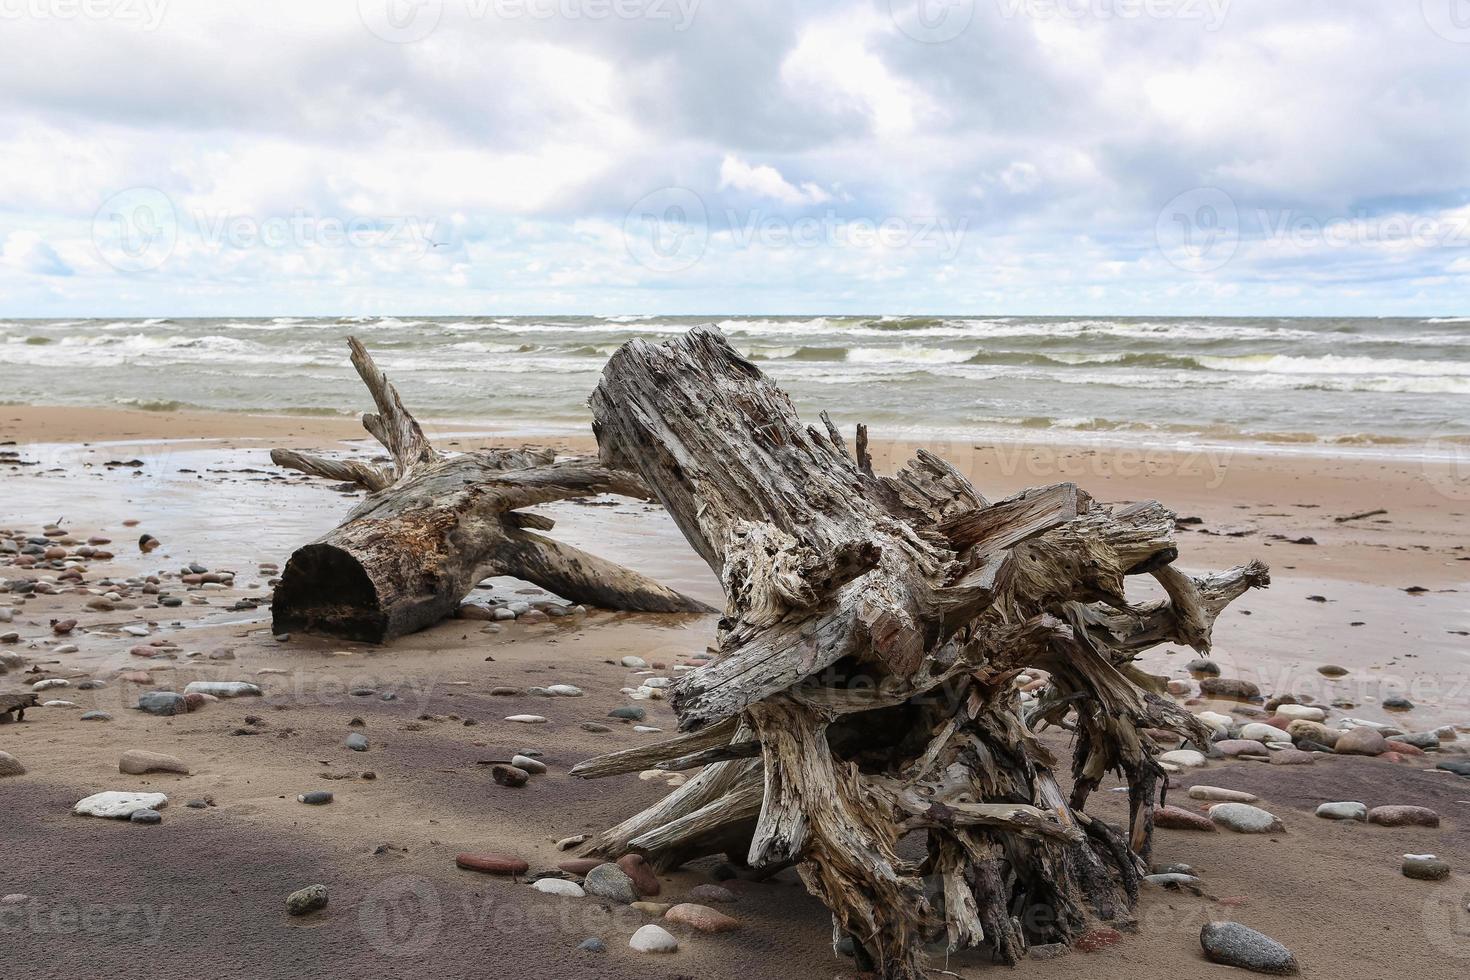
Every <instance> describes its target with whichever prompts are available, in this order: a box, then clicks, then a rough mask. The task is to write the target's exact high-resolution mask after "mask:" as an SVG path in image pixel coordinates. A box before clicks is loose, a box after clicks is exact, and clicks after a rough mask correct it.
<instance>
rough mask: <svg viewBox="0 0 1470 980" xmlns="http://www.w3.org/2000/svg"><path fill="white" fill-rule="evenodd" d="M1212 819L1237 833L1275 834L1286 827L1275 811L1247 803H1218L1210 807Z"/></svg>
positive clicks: (1218, 825)
mask: <svg viewBox="0 0 1470 980" xmlns="http://www.w3.org/2000/svg"><path fill="white" fill-rule="evenodd" d="M1210 820H1211V821H1212V822H1213V823H1214V824H1215V825H1216V826H1217V827H1224V828H1225V829H1226V830H1233V831H1235V832H1236V833H1237V834H1273V833H1279V832H1280V831H1282V830H1285V829H1286V828H1285V827H1284V826H1283V825H1282V823H1281V820H1280V818H1278V817H1277V816H1276V815H1275V814H1274V813H1269V812H1267V811H1265V810H1262V809H1261V808H1260V807H1255V806H1250V805H1249V804H1247V803H1216V804H1215V805H1214V806H1212V807H1210Z"/></svg>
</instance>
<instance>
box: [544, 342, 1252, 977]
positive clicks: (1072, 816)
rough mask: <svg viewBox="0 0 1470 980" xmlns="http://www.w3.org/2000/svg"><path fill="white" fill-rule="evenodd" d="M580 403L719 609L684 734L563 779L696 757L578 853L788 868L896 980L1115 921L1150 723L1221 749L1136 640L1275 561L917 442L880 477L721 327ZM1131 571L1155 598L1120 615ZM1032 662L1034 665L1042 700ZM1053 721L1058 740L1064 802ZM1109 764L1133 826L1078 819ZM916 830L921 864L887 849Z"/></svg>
mask: <svg viewBox="0 0 1470 980" xmlns="http://www.w3.org/2000/svg"><path fill="white" fill-rule="evenodd" d="M592 408H593V411H594V416H595V423H594V428H595V430H596V433H597V437H598V442H599V445H600V447H601V451H602V459H603V462H604V463H605V464H606V465H608V466H610V467H615V468H619V469H623V468H626V469H629V470H634V471H636V472H638V473H640V474H641V475H642V477H643V479H644V480H645V481H646V482H647V484H648V485H649V486H650V487H651V488H652V489H653V490H654V492H655V493H656V494H657V496H658V498H659V499H660V500H661V501H662V502H663V504H664V506H665V507H666V508H667V509H668V511H669V513H670V514H672V515H673V517H674V520H675V521H676V522H677V523H678V525H679V527H680V529H681V530H682V531H683V533H684V535H685V537H686V538H688V539H689V542H690V544H691V545H692V546H693V547H694V548H695V549H696V550H697V551H698V552H699V553H700V554H701V555H702V556H703V557H704V558H705V559H706V561H708V562H709V564H710V567H711V568H713V569H714V570H715V572H716V573H717V574H718V575H719V576H720V578H721V581H722V582H723V584H724V588H725V593H726V597H727V603H728V604H727V607H726V610H725V616H724V618H723V619H722V620H721V621H720V625H719V641H718V642H719V657H718V659H717V660H715V661H714V662H712V663H711V664H710V665H708V666H705V667H702V668H700V669H699V670H697V671H694V672H692V673H691V674H689V675H688V676H687V677H685V678H684V679H683V680H681V681H680V682H679V683H678V684H677V685H675V687H674V688H673V690H672V693H671V700H672V704H673V707H674V709H675V711H676V713H677V715H678V717H679V724H680V729H681V731H682V732H683V733H684V734H682V735H681V736H679V737H677V738H674V739H671V740H668V741H665V742H663V743H660V744H657V745H653V746H648V747H639V748H634V749H628V750H625V751H623V752H618V753H613V754H612V755H609V756H603V757H600V758H598V759H594V760H590V761H588V762H585V763H583V764H582V765H581V766H579V767H577V768H576V769H574V770H573V772H574V774H577V775H581V776H585V777H596V776H606V775H611V774H613V773H621V772H631V771H636V770H640V769H645V768H648V767H650V766H657V767H661V768H665V769H681V770H682V769H694V768H699V769H700V771H699V773H698V774H697V775H695V776H693V778H691V779H689V780H688V781H687V782H686V783H684V784H683V785H682V786H680V787H679V788H678V789H677V790H675V791H674V792H673V793H671V794H670V795H669V796H668V797H666V798H665V799H664V800H662V801H661V802H659V803H658V804H657V805H655V806H653V807H652V808H650V809H648V810H646V811H644V812H643V813H640V814H637V815H636V816H633V817H631V818H630V819H628V820H626V821H624V822H623V823H621V824H619V825H618V826H616V827H613V828H612V829H610V830H608V831H606V832H604V833H603V834H601V835H600V836H597V837H595V838H594V839H593V840H591V841H589V842H588V844H587V845H585V847H584V852H585V853H588V854H595V855H599V856H604V857H608V858H615V857H617V856H620V855H622V854H624V853H627V852H637V853H640V854H643V855H644V856H645V857H646V858H647V859H648V860H649V861H650V863H652V864H653V865H654V866H655V867H658V868H669V867H673V866H676V865H678V864H680V863H682V862H684V861H687V860H689V859H692V858H695V857H699V856H703V855H706V854H711V853H721V852H726V853H730V854H732V855H737V856H739V857H740V858H743V859H744V860H745V861H746V862H748V864H749V865H751V866H753V867H754V868H764V869H779V868H781V867H784V866H787V865H789V864H797V865H798V867H799V869H800V874H801V876H802V878H803V880H804V881H805V883H806V885H807V887H808V889H809V890H810V891H811V892H812V893H813V894H814V895H816V896H817V897H818V898H820V899H821V900H822V901H823V902H824V903H825V904H826V905H827V907H828V908H829V909H831V911H832V917H833V927H834V932H833V941H834V943H836V942H837V941H838V940H840V939H841V938H843V937H850V938H851V939H852V941H853V944H854V949H855V951H856V955H857V959H858V962H859V965H860V966H862V967H864V968H866V969H872V970H874V971H876V972H877V973H878V974H879V975H880V976H882V977H885V978H920V977H923V976H925V975H926V968H927V957H926V954H925V952H924V947H925V945H926V944H928V943H932V942H935V941H938V942H940V943H941V944H942V945H943V946H944V947H945V948H947V949H950V950H959V949H963V948H971V947H987V948H988V949H989V950H990V951H991V952H992V955H993V956H994V957H995V958H996V959H998V960H1000V961H1003V962H1006V963H1014V962H1016V961H1017V960H1018V959H1019V958H1020V957H1021V956H1023V955H1025V951H1026V948H1027V947H1028V946H1029V945H1033V944H1039V943H1054V942H1061V943H1068V942H1071V941H1072V940H1073V939H1075V938H1076V937H1077V936H1078V935H1080V934H1081V933H1082V932H1083V931H1084V930H1085V929H1086V928H1088V926H1089V923H1091V922H1094V921H1095V920H1113V921H1117V920H1126V919H1128V918H1130V916H1131V909H1132V906H1133V904H1134V902H1135V901H1136V899H1137V889H1138V885H1139V880H1140V875H1141V874H1142V873H1143V872H1144V870H1145V868H1146V859H1147V854H1148V850H1149V842H1150V836H1151V832H1152V816H1151V815H1152V810H1153V807H1154V804H1155V799H1156V798H1159V799H1162V787H1163V786H1165V785H1166V783H1165V781H1164V779H1163V775H1164V773H1163V770H1162V769H1161V767H1160V766H1159V764H1158V763H1157V762H1156V761H1155V759H1154V754H1155V750H1154V748H1153V747H1152V744H1151V742H1150V741H1149V739H1148V737H1147V736H1146V735H1145V734H1144V733H1143V730H1144V729H1167V730H1170V731H1174V732H1177V733H1178V734H1180V735H1182V736H1183V737H1184V738H1185V739H1187V740H1189V741H1191V742H1193V743H1195V744H1196V745H1198V746H1200V747H1202V748H1203V747H1206V746H1207V745H1208V744H1209V741H1210V732H1209V731H1208V730H1207V729H1206V728H1205V727H1204V726H1203V725H1202V724H1201V723H1200V722H1198V721H1197V720H1196V719H1195V718H1194V717H1193V716H1192V715H1191V714H1189V713H1188V712H1187V711H1185V710H1183V709H1182V708H1180V707H1179V706H1177V705H1176V704H1174V702H1172V701H1171V700H1169V699H1168V698H1167V697H1164V696H1161V695H1162V683H1161V681H1160V679H1158V678H1155V677H1151V676H1149V675H1146V674H1144V673H1142V672H1141V671H1139V670H1138V669H1137V668H1135V667H1134V666H1133V665H1132V663H1131V660H1132V659H1133V654H1134V653H1135V652H1136V651H1138V650H1141V649H1143V648H1145V647H1148V646H1152V645H1154V644H1157V643H1161V642H1176V643H1181V644H1188V645H1190V646H1192V647H1194V648H1195V649H1197V650H1199V651H1201V652H1207V651H1208V649H1209V645H1210V628H1211V626H1212V624H1213V623H1214V620H1215V617H1216V616H1217V614H1218V613H1219V612H1220V610H1221V609H1222V608H1223V607H1224V606H1225V605H1226V604H1227V603H1228V602H1229V601H1231V600H1232V599H1234V598H1235V597H1237V596H1239V595H1240V594H1242V593H1243V592H1245V591H1246V590H1247V589H1249V588H1252V587H1261V586H1265V585H1266V584H1268V581H1269V578H1268V574H1267V570H1266V568H1265V566H1263V565H1261V564H1259V563H1252V564H1250V565H1247V566H1244V567H1241V568H1237V569H1234V570H1233V571H1230V572H1226V573H1224V574H1222V575H1215V576H1206V577H1203V578H1195V577H1191V576H1189V575H1186V574H1185V573H1183V572H1180V571H1178V570H1177V569H1176V568H1175V567H1174V565H1173V562H1174V560H1175V558H1176V556H1177V554H1178V552H1177V549H1176V546H1175V542H1174V515H1173V514H1171V513H1170V512H1169V511H1167V510H1165V509H1164V508H1163V507H1162V506H1160V505H1159V504H1157V503H1154V502H1152V501H1150V502H1147V503H1141V504H1136V505H1134V506H1131V507H1128V508H1126V509H1123V510H1119V511H1112V510H1110V509H1109V508H1106V507H1103V506H1101V505H1099V504H1098V503H1096V502H1095V501H1094V500H1092V498H1091V497H1089V496H1088V495H1087V494H1086V493H1085V492H1083V491H1082V490H1080V489H1079V488H1077V487H1076V486H1074V485H1071V484H1060V485H1057V486H1050V487H1042V488H1039V489H1035V490H1029V491H1026V492H1024V493H1021V494H1017V495H1016V496H1014V497H1011V498H1009V499H1006V500H1002V501H999V502H997V503H991V502H989V501H987V500H986V499H985V498H984V497H983V496H981V495H980V493H978V492H977V491H976V490H975V489H974V488H973V487H972V486H971V485H970V483H969V482H968V481H967V480H966V479H965V478H964V477H963V476H961V475H960V473H959V472H958V471H956V470H955V469H953V468H952V467H951V466H950V465H949V464H947V463H946V462H945V461H943V460H941V459H939V458H938V457H935V456H933V455H931V454H929V453H926V452H920V453H919V454H918V456H917V457H916V458H915V459H914V460H912V461H911V462H910V463H909V464H908V465H907V466H906V467H905V468H904V469H903V470H902V471H900V472H899V473H898V474H897V475H895V476H892V477H887V476H879V475H877V474H876V473H874V471H873V467H872V463H871V460H870V458H869V456H868V452H867V435H866V431H865V429H864V428H863V427H861V426H860V427H859V428H858V433H857V442H856V446H855V449H854V450H853V451H849V449H848V448H847V446H846V445H845V443H844V442H843V439H842V437H841V436H840V435H839V434H838V432H837V430H836V428H835V427H834V426H833V425H832V423H831V422H830V420H828V419H827V418H826V416H825V415H824V416H823V421H824V423H825V426H824V428H822V429H818V428H816V427H812V426H806V425H803V424H802V423H801V422H800V420H799V419H798V418H797V416H796V413H795V411H794V410H793V408H792V406H791V403H790V401H789V399H788V398H787V396H786V395H785V394H784V393H783V392H782V391H780V390H779V389H778V388H776V387H775V386H774V385H773V384H771V383H770V382H769V381H768V380H767V379H766V378H765V377H763V376H762V374H761V372H760V371H759V370H758V369H757V368H756V367H755V365H753V364H751V363H750V362H749V361H746V360H745V359H743V358H742V357H740V356H739V354H737V353H736V352H735V351H734V350H733V349H732V348H731V347H730V346H729V344H728V343H727V342H726V341H725V339H724V337H723V336H722V335H721V334H720V333H719V332H718V331H715V330H712V329H707V328H699V329H696V330H693V331H691V332H690V333H689V334H687V335H686V336H684V337H683V338H680V339H678V340H675V341H672V342H670V343H667V344H664V345H661V346H654V345H652V344H649V343H647V342H644V341H633V342H631V343H629V344H626V345H624V346H623V347H622V348H621V349H620V350H619V351H618V352H617V353H616V354H615V355H614V356H613V357H612V359H611V361H610V362H609V363H608V365H607V368H606V370H605V371H604V373H603V377H602V380H601V383H600V384H599V385H598V388H597V390H596V392H595V393H594V395H593V397H592ZM1144 574H1147V575H1151V576H1153V577H1154V578H1155V579H1157V580H1158V582H1159V583H1160V585H1161V586H1162V587H1163V590H1164V591H1165V593H1166V594H1167V596H1168V599H1165V600H1159V601H1155V602H1153V603H1150V604H1146V605H1141V606H1134V605H1131V604H1130V603H1129V602H1128V600H1127V598H1126V596H1125V594H1124V581H1125V578H1126V577H1127V576H1130V575H1144ZM1026 669H1037V670H1044V671H1046V672H1048V674H1049V678H1050V679H1049V683H1048V685H1047V686H1046V687H1045V688H1044V689H1042V690H1041V691H1040V692H1038V695H1037V696H1036V697H1035V699H1034V700H1024V699H1023V698H1022V697H1021V692H1019V691H1018V689H1017V687H1016V685H1015V684H1014V679H1015V678H1016V676H1017V675H1018V674H1019V673H1021V672H1022V671H1023V670H1026ZM1044 725H1054V726H1063V727H1066V728H1070V729H1071V730H1072V731H1073V732H1074V733H1075V736H1074V745H1073V754H1072V760H1071V767H1072V774H1073V784H1072V787H1073V788H1072V792H1071V793H1070V796H1064V795H1063V792H1062V790H1061V788H1060V787H1059V785H1058V782H1057V779H1056V778H1055V776H1054V773H1055V772H1056V770H1057V767H1058V765H1059V764H1060V763H1059V761H1058V760H1057V759H1055V758H1054V757H1053V755H1052V753H1051V752H1050V751H1049V750H1048V749H1047V748H1046V747H1045V746H1044V745H1042V744H1041V742H1040V741H1039V740H1038V739H1037V737H1036V732H1037V731H1038V730H1039V729H1040V728H1041V727H1042V726H1044ZM1109 772H1113V773H1117V774H1119V775H1120V776H1121V777H1122V778H1124V779H1125V780H1126V782H1127V784H1128V787H1129V800H1130V803H1131V814H1132V816H1131V827H1130V828H1129V830H1128V831H1126V832H1125V831H1123V830H1121V829H1119V828H1117V827H1114V826H1112V825H1110V824H1108V823H1106V822H1104V821H1103V820H1101V819H1098V818H1096V817H1093V816H1091V815H1089V814H1088V813H1087V812H1085V810H1084V806H1085V804H1086V802H1087V799H1088V796H1089V794H1090V793H1091V792H1092V791H1093V790H1094V789H1095V788H1096V787H1097V786H1098V785H1099V783H1100V781H1101V780H1102V779H1103V777H1104V775H1105V774H1106V773H1109ZM915 831H918V832H921V833H922V834H923V837H924V839H925V840H926V841H927V847H926V849H925V853H924V855H923V856H922V858H919V859H917V860H915V859H912V858H911V857H908V856H905V855H906V854H907V853H908V852H906V851H904V849H903V848H901V847H900V839H901V838H903V837H905V836H906V835H909V834H911V833H913V832H915ZM901 852H902V853H901Z"/></svg>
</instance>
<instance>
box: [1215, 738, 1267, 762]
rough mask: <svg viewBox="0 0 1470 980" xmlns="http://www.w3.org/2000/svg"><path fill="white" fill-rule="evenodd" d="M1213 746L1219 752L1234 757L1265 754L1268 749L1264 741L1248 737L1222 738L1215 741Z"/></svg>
mask: <svg viewBox="0 0 1470 980" xmlns="http://www.w3.org/2000/svg"><path fill="white" fill-rule="evenodd" d="M1215 748H1217V749H1219V750H1220V754H1221V755H1223V756H1225V757H1227V758H1230V759H1234V758H1237V757H1239V756H1242V755H1267V754H1269V753H1270V751H1271V750H1270V749H1268V748H1266V745H1265V743H1264V742H1257V741H1256V740H1254V739H1249V738H1222V739H1221V740H1220V741H1218V742H1216V743H1215Z"/></svg>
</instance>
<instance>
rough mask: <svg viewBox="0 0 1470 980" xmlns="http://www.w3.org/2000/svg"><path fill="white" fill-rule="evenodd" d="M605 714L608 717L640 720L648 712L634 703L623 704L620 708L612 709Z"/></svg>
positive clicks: (646, 715) (645, 716)
mask: <svg viewBox="0 0 1470 980" xmlns="http://www.w3.org/2000/svg"><path fill="white" fill-rule="evenodd" d="M607 716H608V717H609V718H619V719H622V720H623V721H642V720H643V719H644V718H647V717H648V712H646V711H644V710H643V709H642V708H639V707H637V706H636V705H625V706H623V707H620V708H614V709H612V710H611V711H609V712H608V713H607Z"/></svg>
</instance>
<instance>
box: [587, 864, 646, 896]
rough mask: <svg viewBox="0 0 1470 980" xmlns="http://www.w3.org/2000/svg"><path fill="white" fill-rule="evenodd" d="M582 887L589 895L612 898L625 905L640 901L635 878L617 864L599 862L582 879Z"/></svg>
mask: <svg viewBox="0 0 1470 980" xmlns="http://www.w3.org/2000/svg"><path fill="white" fill-rule="evenodd" d="M582 888H583V889H584V890H585V891H586V892H587V894H589V895H596V896H597V897H598V898H607V899H611V900H613V901H615V902H620V903H622V904H623V905H632V904H633V903H634V902H636V901H638V889H637V888H636V887H635V886H634V885H633V879H632V878H629V877H628V874H627V872H625V871H624V870H623V869H622V868H620V867H618V866H617V865H616V864H599V865H598V866H597V867H595V868H593V869H592V870H591V871H589V872H587V877H586V878H584V879H583V880H582Z"/></svg>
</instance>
